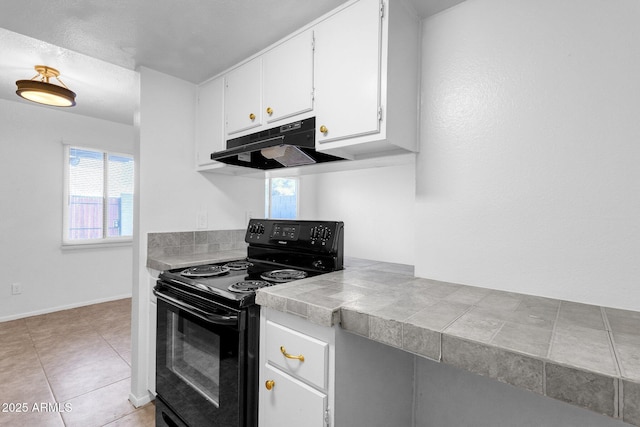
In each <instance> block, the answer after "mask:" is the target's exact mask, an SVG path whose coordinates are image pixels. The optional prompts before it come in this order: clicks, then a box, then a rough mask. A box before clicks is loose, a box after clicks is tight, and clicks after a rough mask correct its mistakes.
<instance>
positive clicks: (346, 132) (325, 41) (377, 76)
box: [314, 0, 419, 158]
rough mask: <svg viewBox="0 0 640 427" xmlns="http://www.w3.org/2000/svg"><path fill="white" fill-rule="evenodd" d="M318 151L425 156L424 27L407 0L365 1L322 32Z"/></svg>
mask: <svg viewBox="0 0 640 427" xmlns="http://www.w3.org/2000/svg"><path fill="white" fill-rule="evenodd" d="M314 32H315V58H314V59H315V72H314V83H315V115H316V124H317V130H316V149H318V150H322V151H326V152H329V153H331V152H334V154H338V155H340V154H342V155H349V156H350V157H352V158H358V157H367V156H371V155H376V154H378V153H380V152H392V151H405V152H406V151H417V116H418V110H417V106H418V94H419V85H418V81H419V76H418V59H419V22H418V18H417V16H415V14H414V13H413V12H412V11H411V8H410V6H409V5H407V4H406V2H405V1H404V0H387V1H381V0H359V1H356V2H353V3H350V4H349V5H348V6H347V7H345V8H344V9H342V10H340V11H339V12H337V13H336V14H334V15H332V16H330V17H329V18H328V19H326V20H324V21H322V22H320V23H318V25H317V26H316V27H314Z"/></svg>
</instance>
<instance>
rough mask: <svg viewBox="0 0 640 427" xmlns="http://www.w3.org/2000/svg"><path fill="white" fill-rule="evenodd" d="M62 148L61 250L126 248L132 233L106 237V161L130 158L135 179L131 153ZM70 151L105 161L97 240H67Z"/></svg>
mask: <svg viewBox="0 0 640 427" xmlns="http://www.w3.org/2000/svg"><path fill="white" fill-rule="evenodd" d="M63 146H64V150H63V151H64V157H63V164H64V172H63V186H62V187H63V188H62V192H63V196H62V247H63V248H83V247H86V248H88V247H100V246H118V245H122V246H128V245H131V244H132V242H133V233H132V235H131V236H115V237H109V236H107V235H106V234H107V229H108V227H107V225H108V224H107V221H108V214H107V212H108V191H109V186H108V182H109V167H108V159H109V156H121V157H128V158H131V160H132V161H133V162H134V163H133V168H134V171H133V173H134V179H135V169H136V164H135V159H134V157H133V154H131V153H123V152H120V151H111V150H105V149H103V148H99V147H91V146H82V145H75V144H63ZM71 149H78V150H87V151H94V152H99V153H102V156H103V160H107V162H105V165H104V169H103V173H102V179H103V183H104V185H103V189H102V192H103V194H102V208H103V211H102V236H103V237H101V238H98V239H69V237H68V234H69V233H68V231H69V202H70V200H71V195H70V194H69V193H70V192H69V184H70V175H69V174H70V165H69V156H70V151H71Z"/></svg>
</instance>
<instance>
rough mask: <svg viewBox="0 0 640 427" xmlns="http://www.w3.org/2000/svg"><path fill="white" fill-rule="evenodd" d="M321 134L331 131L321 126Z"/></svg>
mask: <svg viewBox="0 0 640 427" xmlns="http://www.w3.org/2000/svg"><path fill="white" fill-rule="evenodd" d="M320 132H322V133H327V132H329V129H327V127H326V126H325V125H322V126H320Z"/></svg>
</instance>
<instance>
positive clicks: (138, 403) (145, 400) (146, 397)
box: [129, 391, 156, 408]
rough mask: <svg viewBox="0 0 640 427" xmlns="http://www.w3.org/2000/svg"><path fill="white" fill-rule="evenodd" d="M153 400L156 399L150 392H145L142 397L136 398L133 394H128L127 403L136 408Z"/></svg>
mask: <svg viewBox="0 0 640 427" xmlns="http://www.w3.org/2000/svg"><path fill="white" fill-rule="evenodd" d="M155 398H156V397H155V396H154V395H153V394H152V393H151V392H150V391H147V393H146V394H145V395H144V396H136V395H134V394H133V393H129V402H131V404H132V405H133V406H135V407H136V408H139V407H141V406H144V405H146V404H147V403H149V402H151V401H153V400H155Z"/></svg>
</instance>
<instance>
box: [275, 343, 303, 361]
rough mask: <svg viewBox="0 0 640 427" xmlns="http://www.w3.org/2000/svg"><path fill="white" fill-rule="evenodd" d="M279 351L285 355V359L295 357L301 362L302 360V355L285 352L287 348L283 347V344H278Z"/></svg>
mask: <svg viewBox="0 0 640 427" xmlns="http://www.w3.org/2000/svg"><path fill="white" fill-rule="evenodd" d="M280 352H282V354H283V355H284V357H286V358H287V359H297V360H299V361H301V362H304V356H303V355H301V354H300V355H298V356H294V355H292V354H289V353H287V349H286V348H284V346H280Z"/></svg>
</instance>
